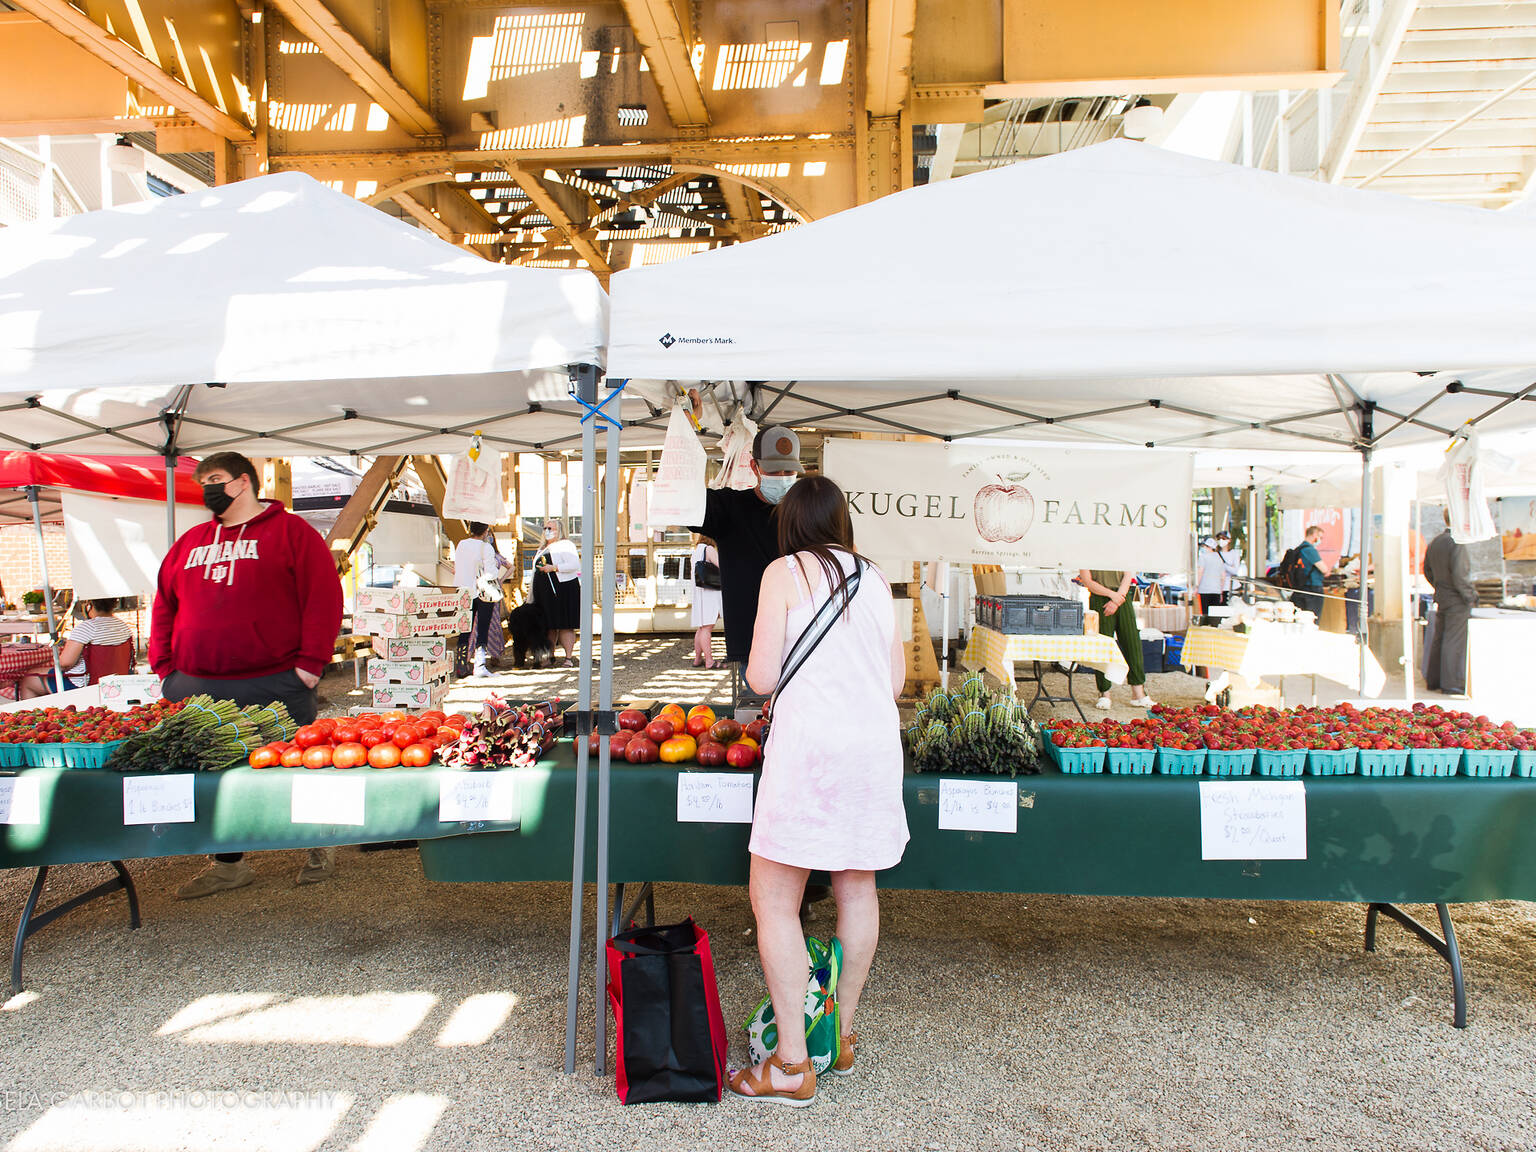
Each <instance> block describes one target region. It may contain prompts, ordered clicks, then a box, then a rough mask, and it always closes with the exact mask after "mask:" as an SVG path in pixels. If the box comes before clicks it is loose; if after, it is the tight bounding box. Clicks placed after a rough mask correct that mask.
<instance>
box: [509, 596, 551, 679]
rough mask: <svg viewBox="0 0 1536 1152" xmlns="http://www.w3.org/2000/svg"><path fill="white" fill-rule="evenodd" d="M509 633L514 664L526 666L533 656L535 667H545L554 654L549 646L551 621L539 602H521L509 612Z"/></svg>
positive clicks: (518, 666)
mask: <svg viewBox="0 0 1536 1152" xmlns="http://www.w3.org/2000/svg"><path fill="white" fill-rule="evenodd" d="M507 635H508V636H509V637H510V638H511V641H512V665H513V667H515V668H522V667H525V664H524V661H526V660H527V659H528V657H530V656H531V657H533V659H534V661H535V667H538V668H543V667H545V666H546V665H547V664H548V663H549V661H550V658H551V657H553V656H554V651H553V649H551V648H550V646H549V622H548V619H547V618H546V617H545V615H544V609H542V608H540V607H539V606H538V605H537V604H534V603H531V602H530V603H528V604H519V605H518V606H517V607H516V608H514V609H512V611H511V612H509V613H508V614H507Z"/></svg>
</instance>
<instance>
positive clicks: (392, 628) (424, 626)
mask: <svg viewBox="0 0 1536 1152" xmlns="http://www.w3.org/2000/svg"><path fill="white" fill-rule="evenodd" d="M352 628H353V631H356V632H362V633H366V634H367V635H369V636H380V637H383V638H385V639H387V640H389V639H401V640H404V639H409V638H410V637H412V636H456V635H458V634H459V633H460V632H468V631H469V609H467V608H466V609H465V610H464V611H463V612H462V613H459V614H457V615H452V616H436V615H434V616H404V615H399V614H396V613H393V612H359V613H357V614H356V615H355V616H353V617H352Z"/></svg>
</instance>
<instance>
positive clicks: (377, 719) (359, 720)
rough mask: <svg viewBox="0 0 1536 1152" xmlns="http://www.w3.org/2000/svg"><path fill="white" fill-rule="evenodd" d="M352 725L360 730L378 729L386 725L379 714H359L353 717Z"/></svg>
mask: <svg viewBox="0 0 1536 1152" xmlns="http://www.w3.org/2000/svg"><path fill="white" fill-rule="evenodd" d="M352 723H354V724H356V725H357V726H358V727H359V728H377V727H378V726H379V725H380V724H382V723H384V719H383V717H381V716H380V715H379V714H378V713H377V712H359V713H358V714H357V715H356V716H354V717H352Z"/></svg>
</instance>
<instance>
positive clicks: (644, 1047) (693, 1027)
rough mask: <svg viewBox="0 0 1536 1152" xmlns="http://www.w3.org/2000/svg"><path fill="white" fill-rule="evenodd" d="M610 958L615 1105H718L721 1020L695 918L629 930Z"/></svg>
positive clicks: (614, 941) (704, 937)
mask: <svg viewBox="0 0 1536 1152" xmlns="http://www.w3.org/2000/svg"><path fill="white" fill-rule="evenodd" d="M607 953H608V1003H609V1006H610V1007H611V1008H612V1009H613V1019H614V1033H615V1035H616V1037H617V1041H618V1059H617V1061H616V1064H617V1068H616V1070H615V1080H616V1087H617V1088H618V1092H619V1100H620V1101H621V1102H622V1103H625V1104H646V1103H650V1102H652V1101H657V1100H680V1101H687V1102H690V1103H701V1102H706V1101H708V1102H712V1103H718V1102H719V1101H720V1097H721V1094H722V1093H723V1092H724V1091H725V1056H726V1036H725V1017H724V1015H723V1014H722V1013H721V1011H720V990H719V987H718V986H717V985H716V983H715V962H714V959H713V958H712V957H711V955H710V952H709V934H708V933H707V932H705V931H704V929H702V928H700V927H699V926H698V925H697V924H695V923H694V922H693V920H692V918H690V919H687V920H684V921H683V922H682V923H681V924H668V925H664V926H661V927H656V928H631V929H630V930H629V931H627V932H620V933H619V934H618V935H616V936H614V937H612V938H611V939H610V940H609V941H608V948H607Z"/></svg>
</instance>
